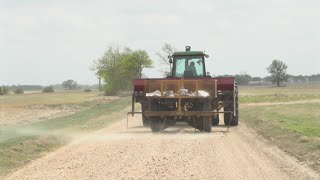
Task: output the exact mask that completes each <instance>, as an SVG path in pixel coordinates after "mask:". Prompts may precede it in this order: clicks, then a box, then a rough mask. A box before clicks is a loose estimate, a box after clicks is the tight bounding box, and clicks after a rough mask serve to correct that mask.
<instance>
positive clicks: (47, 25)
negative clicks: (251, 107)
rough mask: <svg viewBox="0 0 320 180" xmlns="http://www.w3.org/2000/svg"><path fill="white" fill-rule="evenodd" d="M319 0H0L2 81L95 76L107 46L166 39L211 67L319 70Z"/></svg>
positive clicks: (261, 71)
mask: <svg viewBox="0 0 320 180" xmlns="http://www.w3.org/2000/svg"><path fill="white" fill-rule="evenodd" d="M319 20H320V1H318V0H304V1H302V0H268V1H265V0H241V1H239V0H227V1H226V0H199V1H194V0H192V1H191V0H161V1H160V0H159V1H157V0H155V1H150V0H131V1H124V0H115V1H108V0H90V1H88V0H86V1H85V0H68V1H65V0H55V1H49V0H28V1H25V0H0V85H13V84H21V85H27V84H28V85H30V84H36V85H50V84H60V83H61V82H62V81H64V80H67V79H74V80H76V81H77V82H78V83H79V84H97V78H96V77H95V74H94V72H93V71H91V70H90V66H91V65H92V63H93V60H95V59H98V58H99V57H101V56H102V55H103V53H104V51H105V50H106V49H107V47H108V46H110V45H114V44H118V45H120V46H129V47H131V48H132V49H135V50H137V49H142V50H146V51H147V52H148V54H149V56H150V57H151V59H152V60H153V61H155V64H154V67H155V68H153V69H146V70H144V73H145V75H146V76H147V77H151V78H152V77H161V75H162V73H161V68H160V65H159V63H157V60H158V58H157V56H156V52H157V51H159V50H160V49H161V47H162V45H163V44H164V43H169V44H171V45H172V46H174V47H175V48H176V49H178V50H184V47H185V46H186V45H190V46H191V47H192V50H202V51H205V52H206V53H207V54H209V55H210V58H209V59H208V60H207V68H206V69H207V71H209V72H210V73H211V75H221V74H239V73H247V74H250V75H251V76H260V77H264V76H267V75H268V73H267V71H266V67H267V66H268V65H269V64H271V62H272V60H274V59H278V60H281V61H283V62H285V63H286V64H287V65H288V73H289V74H292V75H300V74H302V75H311V74H318V73H320V70H319V69H320V51H319V50H320V23H319V22H320V21H319Z"/></svg>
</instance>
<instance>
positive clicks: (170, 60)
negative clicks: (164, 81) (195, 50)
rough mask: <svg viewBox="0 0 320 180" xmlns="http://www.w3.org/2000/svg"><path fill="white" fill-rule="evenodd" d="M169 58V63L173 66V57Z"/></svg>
mask: <svg viewBox="0 0 320 180" xmlns="http://www.w3.org/2000/svg"><path fill="white" fill-rule="evenodd" d="M168 58H169V63H170V64H172V56H168Z"/></svg>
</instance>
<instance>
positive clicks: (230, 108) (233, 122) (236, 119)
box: [224, 86, 239, 126]
mask: <svg viewBox="0 0 320 180" xmlns="http://www.w3.org/2000/svg"><path fill="white" fill-rule="evenodd" d="M235 88H236V89H235V91H236V92H235V98H234V100H235V103H234V104H235V114H236V115H235V116H234V113H233V114H231V113H226V114H224V124H225V125H226V126H227V125H229V121H231V122H230V126H238V124H239V102H238V87H237V86H235ZM233 106H234V105H232V106H228V107H225V108H224V111H234V108H233ZM230 116H231V119H230Z"/></svg>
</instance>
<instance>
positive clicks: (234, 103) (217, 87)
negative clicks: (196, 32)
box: [128, 46, 239, 132]
mask: <svg viewBox="0 0 320 180" xmlns="http://www.w3.org/2000/svg"><path fill="white" fill-rule="evenodd" d="M208 57H209V56H208V55H206V54H204V53H203V52H202V51H191V48H190V46H187V47H186V51H179V52H175V53H174V54H173V55H172V57H169V62H170V63H171V64H172V68H171V75H170V76H168V77H167V78H154V79H135V80H134V81H133V85H134V88H133V89H134V91H133V94H132V111H131V112H129V113H128V114H132V115H134V114H136V113H141V114H142V122H143V125H144V126H150V127H151V130H152V131H153V132H159V131H162V130H164V129H165V128H167V127H169V126H172V125H174V124H175V123H176V122H178V121H184V122H187V123H188V124H189V125H190V126H192V127H194V128H196V129H198V130H201V131H204V132H211V127H212V126H214V125H218V124H219V113H223V114H224V124H225V125H228V127H229V125H231V126H237V125H238V121H239V110H238V88H237V84H236V82H235V78H234V77H221V78H213V77H211V76H210V75H209V73H206V67H205V59H206V58H208ZM135 102H139V103H140V104H141V110H142V112H135V110H134V109H135V108H134V104H135Z"/></svg>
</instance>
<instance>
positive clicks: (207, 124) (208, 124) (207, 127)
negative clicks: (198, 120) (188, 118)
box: [202, 117, 212, 132]
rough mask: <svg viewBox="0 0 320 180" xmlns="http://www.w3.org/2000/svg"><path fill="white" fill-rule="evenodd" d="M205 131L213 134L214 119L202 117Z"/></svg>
mask: <svg viewBox="0 0 320 180" xmlns="http://www.w3.org/2000/svg"><path fill="white" fill-rule="evenodd" d="M202 123H203V131H204V132H211V126H212V119H211V118H210V117H202Z"/></svg>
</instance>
